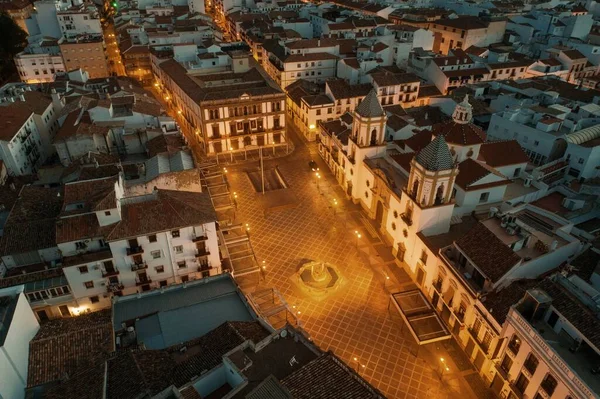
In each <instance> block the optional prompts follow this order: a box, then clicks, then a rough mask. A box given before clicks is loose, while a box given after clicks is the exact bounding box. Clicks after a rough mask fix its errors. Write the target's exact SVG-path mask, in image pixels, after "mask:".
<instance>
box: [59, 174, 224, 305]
mask: <svg viewBox="0 0 600 399" xmlns="http://www.w3.org/2000/svg"><path fill="white" fill-rule="evenodd" d="M123 190H124V188H123V181H122V177H111V178H105V179H99V180H88V181H83V182H73V183H69V184H67V185H66V186H65V196H64V198H65V202H64V206H63V211H62V214H61V218H60V219H59V221H58V223H57V241H58V245H59V248H60V249H61V252H62V253H63V255H64V258H63V271H64V273H65V277H66V278H67V280H68V281H69V285H70V287H71V289H72V292H73V296H74V298H75V300H76V302H77V305H78V307H79V310H81V309H97V308H103V307H107V306H110V298H111V297H112V295H122V294H130V293H135V292H140V291H148V290H151V289H154V288H160V287H166V286H168V285H172V284H178V283H182V282H186V281H190V280H196V279H199V278H202V277H207V276H211V275H215V274H219V273H221V261H220V252H219V244H218V238H217V228H216V215H215V213H214V208H213V207H212V203H211V200H210V197H209V195H208V194H207V193H202V192H190V191H172V190H162V189H158V190H155V191H152V192H150V193H148V194H143V195H138V196H133V197H123V194H124V193H123Z"/></svg>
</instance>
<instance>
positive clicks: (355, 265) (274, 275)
mask: <svg viewBox="0 0 600 399" xmlns="http://www.w3.org/2000/svg"><path fill="white" fill-rule="evenodd" d="M294 139H295V141H296V143H295V144H296V147H295V148H296V150H295V152H294V153H293V154H292V155H290V156H288V157H285V158H280V159H275V160H272V161H269V162H268V163H267V165H268V166H269V167H277V168H278V170H279V171H280V172H281V174H282V176H283V178H284V179H285V182H286V184H287V185H288V189H285V190H284V191H286V193H285V197H286V200H285V201H284V202H283V203H284V205H280V203H279V202H278V198H277V196H276V195H277V194H273V193H276V192H271V193H267V194H266V196H265V197H263V196H262V194H260V193H257V192H256V191H255V189H254V188H253V186H252V184H251V182H250V179H249V178H248V175H247V173H246V172H247V171H249V170H253V169H256V168H258V163H255V164H245V165H240V166H228V181H229V183H230V190H231V191H235V192H236V193H237V196H238V198H237V203H238V209H237V212H236V218H237V222H239V223H244V224H245V223H248V226H249V228H250V230H249V231H250V238H251V241H252V245H253V247H254V250H255V253H256V256H257V259H258V261H259V262H262V261H264V262H265V266H266V272H265V273H264V276H263V277H260V278H258V277H259V276H258V275H257V274H255V275H254V276H253V277H242V278H241V280H240V283H241V284H242V286H243V287H244V289H245V290H246V291H248V292H252V291H254V290H262V289H263V288H269V287H273V288H276V289H277V290H279V291H280V292H281V294H282V295H283V297H284V298H285V300H286V301H287V303H288V304H289V305H290V306H292V307H293V310H294V312H296V315H297V317H298V318H299V320H300V323H301V326H302V327H303V328H304V329H305V330H306V331H307V332H308V333H309V334H310V336H311V338H312V339H313V340H314V341H315V342H316V343H317V344H318V345H319V346H320V347H321V348H322V349H324V350H331V351H333V352H334V353H335V354H336V355H338V356H340V357H341V358H342V359H343V360H344V361H346V362H347V364H349V365H350V366H352V367H355V368H356V369H357V370H358V371H359V373H360V374H361V375H362V376H364V377H365V378H366V379H367V380H368V381H369V382H371V383H372V384H373V385H374V386H375V387H377V388H378V389H380V390H381V391H382V392H383V393H384V394H385V395H386V396H387V397H389V398H424V397H429V398H458V397H462V398H476V397H486V395H487V390H486V388H485V386H484V385H483V381H482V380H481V379H480V378H479V377H478V375H477V374H476V372H475V370H474V369H473V368H472V367H471V365H470V364H469V362H468V360H467V359H465V357H464V354H463V353H462V351H461V349H460V348H458V347H457V345H456V343H455V342H454V341H452V340H451V341H445V342H444V343H438V344H432V345H429V346H424V347H420V348H418V347H417V345H416V343H415V341H414V340H413V338H412V336H411V335H410V332H409V331H408V329H407V328H406V327H404V326H403V323H402V321H401V318H400V316H399V315H398V314H397V312H396V311H395V309H394V308H393V306H392V307H390V308H389V311H388V304H389V292H393V291H396V290H399V289H409V288H415V286H414V285H413V283H412V281H411V279H410V277H409V276H408V275H407V274H406V273H405V272H404V271H403V270H402V269H401V268H399V267H397V266H396V265H395V263H394V260H393V256H392V254H391V248H390V247H388V246H386V245H385V244H384V243H383V242H382V240H381V239H380V238H379V237H378V235H377V234H376V231H375V229H374V228H372V227H371V226H370V224H369V222H368V221H367V220H366V218H365V216H364V215H363V213H362V212H361V210H360V208H359V207H358V206H356V205H354V204H352V203H351V202H349V201H347V200H346V199H345V197H344V196H343V192H342V190H341V188H340V187H339V186H338V185H337V184H336V182H335V181H334V180H333V177H332V175H331V173H330V172H329V170H328V169H326V166H325V164H324V163H322V162H321V160H320V158H319V157H318V155H317V154H316V146H314V144H309V145H307V144H305V143H302V142H301V141H299V139H298V138H297V137H296V136H294ZM310 159H314V160H316V161H317V162H318V164H319V167H320V168H321V175H322V179H320V181H319V182H318V183H317V181H316V178H315V176H314V174H313V173H311V172H310V171H309V166H308V161H309V160H310ZM271 196H272V197H271ZM279 196H280V197H281V193H280V194H279ZM271 198H273V201H274V203H275V204H276V206H275V205H272V204H273V201H271ZM334 199H335V200H337V206H336V205H334V204H335V202H334ZM356 231H358V232H359V233H360V235H361V238H357V234H356V233H355V232H356ZM311 260H318V261H324V262H329V263H331V264H333V265H335V266H337V267H338V268H339V270H340V272H341V274H342V278H343V282H342V284H341V286H340V287H339V289H338V290H337V291H336V292H334V293H332V294H330V295H328V296H326V297H325V298H322V299H316V298H314V297H311V296H309V295H308V294H305V293H304V291H301V290H299V289H298V287H297V286H296V284H295V283H294V281H293V280H292V276H293V275H294V273H295V272H296V271H297V270H298V269H299V268H300V266H301V265H302V264H304V263H306V262H308V261H311ZM387 277H389V279H388V278H387ZM442 357H443V358H444V360H445V362H446V363H447V364H448V367H449V369H450V370H449V371H447V372H446V371H445V372H444V374H443V375H441V374H440V372H441V362H440V358H442ZM355 359H356V360H355Z"/></svg>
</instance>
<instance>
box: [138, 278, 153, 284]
mask: <svg viewBox="0 0 600 399" xmlns="http://www.w3.org/2000/svg"><path fill="white" fill-rule="evenodd" d="M151 283H152V279H151V278H150V277H148V276H144V277H142V276H137V277H136V278H135V285H145V284H151Z"/></svg>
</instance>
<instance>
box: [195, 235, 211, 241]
mask: <svg viewBox="0 0 600 399" xmlns="http://www.w3.org/2000/svg"><path fill="white" fill-rule="evenodd" d="M206 240H208V237H207V236H205V235H203V236H195V237H193V238H192V242H201V241H206Z"/></svg>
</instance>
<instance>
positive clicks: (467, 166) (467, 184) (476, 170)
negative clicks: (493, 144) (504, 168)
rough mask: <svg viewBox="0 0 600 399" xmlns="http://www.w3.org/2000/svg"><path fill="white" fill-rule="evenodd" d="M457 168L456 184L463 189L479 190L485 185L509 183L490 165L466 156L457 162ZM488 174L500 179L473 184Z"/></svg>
mask: <svg viewBox="0 0 600 399" xmlns="http://www.w3.org/2000/svg"><path fill="white" fill-rule="evenodd" d="M458 170H459V172H458V176H457V177H456V185H457V186H458V187H460V188H462V189H463V190H465V191H470V190H480V189H482V188H485V187H495V186H501V185H506V184H509V183H510V180H508V179H506V178H505V177H504V176H502V175H500V173H498V172H495V171H494V170H492V169H491V168H490V167H486V165H485V164H483V163H479V162H477V161H475V160H473V159H471V158H467V159H465V160H464V161H462V162H461V163H460V164H458ZM490 174H495V175H497V176H498V177H500V180H498V181H494V182H492V183H487V184H480V185H474V183H476V182H478V181H479V180H481V179H483V178H484V177H486V176H488V175H490Z"/></svg>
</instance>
